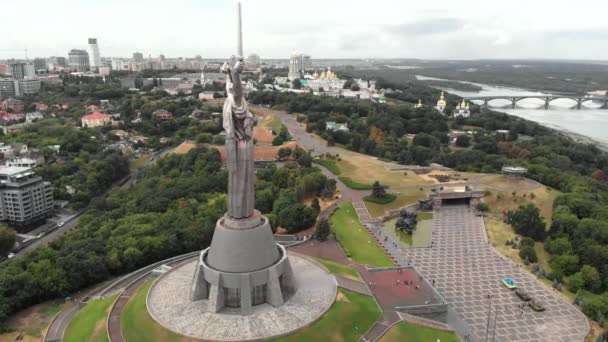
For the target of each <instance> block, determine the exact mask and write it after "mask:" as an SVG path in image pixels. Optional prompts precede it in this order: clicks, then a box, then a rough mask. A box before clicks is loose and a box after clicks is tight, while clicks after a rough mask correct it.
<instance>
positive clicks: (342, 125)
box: [325, 121, 348, 132]
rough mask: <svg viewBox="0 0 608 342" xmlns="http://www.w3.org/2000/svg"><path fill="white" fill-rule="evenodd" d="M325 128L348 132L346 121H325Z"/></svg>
mask: <svg viewBox="0 0 608 342" xmlns="http://www.w3.org/2000/svg"><path fill="white" fill-rule="evenodd" d="M325 129H326V130H328V131H332V132H333V131H343V132H348V124H347V123H336V122H333V121H326V122H325Z"/></svg>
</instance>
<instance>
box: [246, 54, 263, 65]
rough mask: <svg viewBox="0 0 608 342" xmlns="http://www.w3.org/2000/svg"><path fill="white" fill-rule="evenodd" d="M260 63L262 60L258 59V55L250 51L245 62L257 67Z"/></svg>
mask: <svg viewBox="0 0 608 342" xmlns="http://www.w3.org/2000/svg"><path fill="white" fill-rule="evenodd" d="M261 63H262V60H261V59H260V56H258V55H256V54H255V53H252V54H251V55H249V57H247V64H248V65H250V66H253V67H257V66H258V65H260V64H261Z"/></svg>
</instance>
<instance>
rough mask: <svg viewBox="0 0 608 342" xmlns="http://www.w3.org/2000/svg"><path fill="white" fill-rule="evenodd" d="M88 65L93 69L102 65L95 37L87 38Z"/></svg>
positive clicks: (97, 68) (95, 69)
mask: <svg viewBox="0 0 608 342" xmlns="http://www.w3.org/2000/svg"><path fill="white" fill-rule="evenodd" d="M89 66H90V67H91V70H93V71H97V70H99V67H101V66H102V65H101V57H100V56H99V46H98V45H97V38H89Z"/></svg>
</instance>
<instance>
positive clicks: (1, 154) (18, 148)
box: [0, 143, 29, 159]
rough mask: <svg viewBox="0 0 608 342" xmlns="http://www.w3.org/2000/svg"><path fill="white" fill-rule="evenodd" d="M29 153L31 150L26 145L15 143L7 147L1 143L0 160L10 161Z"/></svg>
mask: <svg viewBox="0 0 608 342" xmlns="http://www.w3.org/2000/svg"><path fill="white" fill-rule="evenodd" d="M28 151H29V150H28V147H27V145H26V144H20V143H14V144H8V145H7V144H4V143H0V159H8V158H14V157H17V156H21V155H25V154H26V153H28Z"/></svg>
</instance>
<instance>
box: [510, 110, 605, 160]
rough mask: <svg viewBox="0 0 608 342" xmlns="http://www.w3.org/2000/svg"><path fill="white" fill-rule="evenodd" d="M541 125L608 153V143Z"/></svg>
mask: <svg viewBox="0 0 608 342" xmlns="http://www.w3.org/2000/svg"><path fill="white" fill-rule="evenodd" d="M508 115H512V114H508ZM541 125H543V126H545V127H548V128H550V129H552V130H554V131H556V132H557V133H558V134H563V135H565V136H568V137H570V138H572V139H573V140H574V141H576V142H578V143H582V144H590V145H594V146H596V147H597V148H599V149H600V150H602V151H604V152H607V153H608V143H604V142H601V141H599V140H596V139H593V138H591V137H588V136H586V135H583V134H579V133H576V132H572V131H569V130H567V129H565V128H563V127H555V126H552V125H547V124H541Z"/></svg>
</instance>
